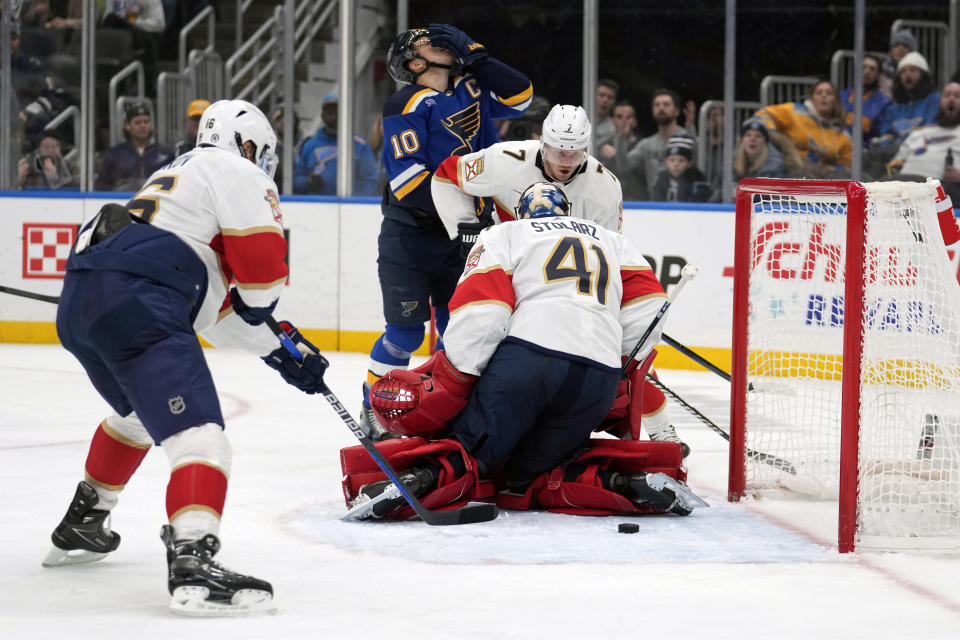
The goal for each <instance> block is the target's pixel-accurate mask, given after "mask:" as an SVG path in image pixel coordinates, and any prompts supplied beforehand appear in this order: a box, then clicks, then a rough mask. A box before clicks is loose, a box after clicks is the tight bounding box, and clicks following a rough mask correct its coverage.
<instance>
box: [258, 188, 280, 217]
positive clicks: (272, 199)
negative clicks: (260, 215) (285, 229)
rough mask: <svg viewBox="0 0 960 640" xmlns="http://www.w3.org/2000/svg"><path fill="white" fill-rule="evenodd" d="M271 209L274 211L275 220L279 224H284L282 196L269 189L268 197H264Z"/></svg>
mask: <svg viewBox="0 0 960 640" xmlns="http://www.w3.org/2000/svg"><path fill="white" fill-rule="evenodd" d="M263 199H264V200H266V201H267V204H269V205H270V208H271V209H273V219H274V220H276V221H277V222H280V223H282V222H283V214H282V213H280V196H278V195H277V192H276V191H274V190H273V189H267V195H265V196H263Z"/></svg>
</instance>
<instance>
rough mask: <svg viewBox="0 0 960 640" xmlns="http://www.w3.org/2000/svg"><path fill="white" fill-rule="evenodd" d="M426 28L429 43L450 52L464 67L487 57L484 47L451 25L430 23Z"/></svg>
mask: <svg viewBox="0 0 960 640" xmlns="http://www.w3.org/2000/svg"><path fill="white" fill-rule="evenodd" d="M427 30H428V31H429V32H430V44H431V45H433V46H434V47H439V48H441V49H446V50H447V51H449V52H451V53H452V54H453V55H455V56H456V57H457V58H459V59H460V64H462V65H463V66H465V67H466V66H469V65H471V64H473V63H474V62H477V61H478V60H483V59H484V58H486V57H487V48H486V47H484V46H483V45H482V44H480V43H479V42H477V41H475V40H474V39H473V38H471V37H470V36H468V35H467V34H465V33H464V32H463V31H461V30H460V29H457V28H456V27H454V26H452V25H449V24H436V23H431V24H430V26H429V27H427Z"/></svg>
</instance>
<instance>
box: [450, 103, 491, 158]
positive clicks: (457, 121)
mask: <svg viewBox="0 0 960 640" xmlns="http://www.w3.org/2000/svg"><path fill="white" fill-rule="evenodd" d="M442 122H443V126H444V127H446V129H447V131H449V132H450V133H452V134H453V135H455V136H456V137H457V138H459V139H460V142H462V143H463V144H462V145H460V146H459V147H457V148H456V149H454V150H453V151H452V152H451V153H450V155H452V156H462V155H463V154H465V153H472V152H473V151H474V149H473V145H472V144H470V141H471V140H473V139H474V137H476V135H477V132H478V131H480V103H479V102H473V103H471V104H470V106H469V107H467V108H466V109H463V110H462V111H458V112H456V113H455V114H453V115H452V116H450V117H449V118H444V119H443V121H442ZM481 166H482V165H481Z"/></svg>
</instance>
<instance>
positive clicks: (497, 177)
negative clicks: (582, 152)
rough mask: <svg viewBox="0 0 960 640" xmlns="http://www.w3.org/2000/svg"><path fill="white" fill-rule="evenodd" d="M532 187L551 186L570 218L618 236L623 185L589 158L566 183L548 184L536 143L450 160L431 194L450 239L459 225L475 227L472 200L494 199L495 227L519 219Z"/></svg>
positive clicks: (493, 148) (441, 168)
mask: <svg viewBox="0 0 960 640" xmlns="http://www.w3.org/2000/svg"><path fill="white" fill-rule="evenodd" d="M534 182H553V183H554V184H556V185H557V186H558V187H560V188H561V189H563V192H564V193H565V194H567V198H568V199H569V200H570V215H571V216H572V217H575V218H581V219H583V220H590V221H593V222H596V223H598V224H599V225H600V226H602V227H604V228H606V229H609V230H610V231H616V232H619V231H620V226H621V224H622V222H623V193H622V191H621V189H620V181H619V180H617V178H616V176H614V175H613V174H612V173H610V171H608V170H607V169H605V168H604V166H603V165H602V164H600V162H599V161H598V160H597V159H596V158H594V157H593V156H591V155H588V156H587V160H586V162H584V163H583V165H582V166H581V167H580V170H579V171H577V173H576V174H574V176H573V178H571V179H570V180H568V181H567V182H566V183H561V182H557V181H554V180H550V178H548V177H547V176H546V174H545V173H544V171H543V160H542V159H541V157H540V142H539V141H538V140H523V141H517V142H500V143H497V144H495V145H493V146H490V147H488V148H486V149H483V150H482V151H477V152H475V153H469V154H467V155H464V156H450V157H449V158H447V159H446V160H444V161H443V162H442V163H440V166H439V167H437V170H436V172H435V173H434V175H433V182H432V185H431V191H432V194H433V203H434V205H436V207H437V212H438V213H439V214H440V219H441V220H442V221H443V224H444V226H445V227H446V229H447V233H448V234H449V235H450V238H451V239H453V238H456V237H457V225H458V224H459V223H461V222H476V221H477V212H476V208H475V207H474V202H473V196H482V197H487V196H489V197H492V198H493V202H494V204H495V206H496V213H495V215H494V216H493V218H494V221H495V222H507V221H508V220H514V219H516V216H515V214H514V207H516V205H517V200H519V199H520V194H522V193H523V191H524V189H526V188H527V187H529V186H530V185H531V184H533V183H534Z"/></svg>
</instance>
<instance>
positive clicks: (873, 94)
mask: <svg viewBox="0 0 960 640" xmlns="http://www.w3.org/2000/svg"><path fill="white" fill-rule="evenodd" d="M853 97H854V90H853V89H852V88H851V89H844V90H843V91H841V92H840V103H841V104H843V109H844V111H846V113H847V131H848V132H850V134H851V136H852V135H853V114H854V104H853ZM888 104H890V98H888V97H887V96H886V95H884V93H883V92H881V91H880V59H879V58H877V57H876V56H872V55H870V54H866V55H864V56H863V116H862V117H863V146H864V147H869V146H870V137H871V131H872V127H873V125H874V124H876V122H877V119H878V118H879V116H880V114H881V113H882V112H883V110H884V108H886V106H887V105H888Z"/></svg>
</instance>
